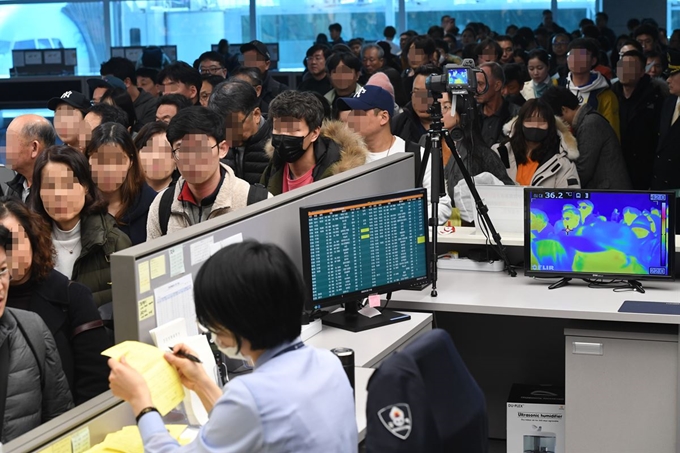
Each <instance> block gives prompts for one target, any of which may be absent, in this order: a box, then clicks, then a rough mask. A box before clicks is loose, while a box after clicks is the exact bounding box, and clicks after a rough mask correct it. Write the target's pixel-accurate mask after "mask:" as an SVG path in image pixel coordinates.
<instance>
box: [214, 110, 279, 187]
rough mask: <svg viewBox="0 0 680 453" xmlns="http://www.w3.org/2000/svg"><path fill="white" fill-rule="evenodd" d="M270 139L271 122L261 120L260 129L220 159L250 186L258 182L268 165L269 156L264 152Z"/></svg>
mask: <svg viewBox="0 0 680 453" xmlns="http://www.w3.org/2000/svg"><path fill="white" fill-rule="evenodd" d="M271 138H272V122H271V120H269V121H265V120H264V118H262V120H261V122H260V128H259V129H258V130H257V132H256V133H255V135H253V136H252V137H250V138H249V139H248V140H246V142H245V143H244V144H243V145H242V146H237V147H232V148H229V152H228V153H227V156H226V157H225V158H224V159H222V163H225V164H227V165H229V166H230V167H231V169H232V170H234V174H235V175H236V176H237V177H238V178H241V179H245V180H246V181H248V182H249V183H250V184H256V183H259V182H260V178H261V177H262V173H264V170H265V169H266V168H267V165H269V156H268V155H267V152H266V151H265V146H266V145H267V142H268V141H269V140H270V139H271Z"/></svg>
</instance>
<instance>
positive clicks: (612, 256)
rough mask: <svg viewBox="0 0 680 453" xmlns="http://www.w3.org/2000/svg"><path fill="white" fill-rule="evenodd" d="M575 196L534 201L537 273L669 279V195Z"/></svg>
mask: <svg viewBox="0 0 680 453" xmlns="http://www.w3.org/2000/svg"><path fill="white" fill-rule="evenodd" d="M573 194H574V195H575V196H576V195H577V194H578V197H579V198H576V197H573V198H569V199H564V198H559V196H558V197H554V193H553V194H550V195H548V197H546V196H545V195H546V194H538V193H537V194H535V196H536V198H530V201H529V202H530V212H529V214H530V218H529V222H530V223H529V228H530V234H529V237H530V248H531V262H530V269H531V270H532V271H537V272H546V273H552V274H554V273H563V274H569V273H587V274H634V275H669V272H670V271H671V270H670V269H669V250H668V248H669V244H668V238H669V234H674V233H673V232H670V231H669V223H668V209H669V205H670V204H672V202H669V201H668V196H667V195H666V194H649V193H615V192H608V193H607V192H600V193H587V194H586V193H579V192H574V193H573ZM539 196H540V198H539ZM586 196H587V198H586ZM670 252H671V253H674V251H670Z"/></svg>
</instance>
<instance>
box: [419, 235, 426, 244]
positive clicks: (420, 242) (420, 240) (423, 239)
mask: <svg viewBox="0 0 680 453" xmlns="http://www.w3.org/2000/svg"><path fill="white" fill-rule="evenodd" d="M424 242H425V236H418V244H422V243H424Z"/></svg>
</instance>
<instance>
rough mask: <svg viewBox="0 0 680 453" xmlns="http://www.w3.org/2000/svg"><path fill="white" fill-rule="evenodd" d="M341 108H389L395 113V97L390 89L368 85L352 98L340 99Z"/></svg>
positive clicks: (339, 105) (391, 113)
mask: <svg viewBox="0 0 680 453" xmlns="http://www.w3.org/2000/svg"><path fill="white" fill-rule="evenodd" d="M338 109H339V110H372V109H380V110H387V113H389V114H390V116H392V115H393V114H394V98H393V97H392V95H391V94H390V93H389V91H387V90H385V89H383V88H381V87H379V86H374V85H366V86H365V87H363V88H362V89H360V90H359V91H358V92H357V93H356V94H355V95H354V96H353V97H351V98H340V99H338Z"/></svg>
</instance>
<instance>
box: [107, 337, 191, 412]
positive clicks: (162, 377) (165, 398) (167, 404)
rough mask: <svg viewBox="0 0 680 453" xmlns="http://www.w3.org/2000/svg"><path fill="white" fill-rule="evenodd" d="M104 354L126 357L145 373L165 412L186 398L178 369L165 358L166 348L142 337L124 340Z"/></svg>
mask: <svg viewBox="0 0 680 453" xmlns="http://www.w3.org/2000/svg"><path fill="white" fill-rule="evenodd" d="M102 355H105V356H107V357H111V358H113V359H116V360H120V358H121V357H122V356H125V361H126V362H127V363H128V364H129V365H130V366H131V367H132V368H134V369H135V370H137V371H139V373H140V374H141V375H142V377H144V380H145V381H146V385H148V387H149V390H150V392H151V401H153V404H154V406H155V407H156V409H158V412H160V414H161V415H163V416H164V415H165V414H167V413H168V412H170V411H171V410H173V409H174V408H175V407H177V405H178V404H179V403H181V402H182V400H183V399H184V387H182V382H181V381H180V379H179V374H178V373H177V370H175V368H174V367H173V366H172V365H170V364H169V363H168V362H167V361H166V360H165V358H163V351H161V350H160V349H158V348H157V347H155V346H151V345H148V344H145V343H140V342H138V341H124V342H122V343H119V344H117V345H115V346H113V347H111V348H109V349H107V350H106V351H104V352H102Z"/></svg>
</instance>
